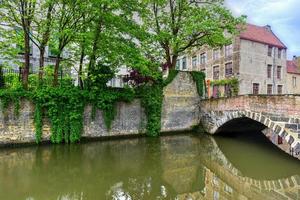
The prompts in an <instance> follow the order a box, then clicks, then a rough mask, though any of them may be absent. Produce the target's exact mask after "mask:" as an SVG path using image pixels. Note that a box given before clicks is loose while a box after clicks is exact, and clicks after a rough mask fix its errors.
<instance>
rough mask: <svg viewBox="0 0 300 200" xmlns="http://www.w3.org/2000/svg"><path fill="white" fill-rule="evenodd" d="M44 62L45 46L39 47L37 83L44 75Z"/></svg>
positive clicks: (40, 81)
mask: <svg viewBox="0 0 300 200" xmlns="http://www.w3.org/2000/svg"><path fill="white" fill-rule="evenodd" d="M44 63H45V47H41V48H40V60H39V65H40V66H39V83H40V84H41V83H42V81H43V75H44Z"/></svg>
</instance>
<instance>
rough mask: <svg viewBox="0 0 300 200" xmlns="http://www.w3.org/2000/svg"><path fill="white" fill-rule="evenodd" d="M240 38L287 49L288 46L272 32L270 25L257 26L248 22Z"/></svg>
mask: <svg viewBox="0 0 300 200" xmlns="http://www.w3.org/2000/svg"><path fill="white" fill-rule="evenodd" d="M240 38H241V39H245V40H250V41H253V42H259V43H263V44H268V45H272V46H275V47H278V48H282V49H286V48H287V47H286V46H285V45H284V44H283V43H282V42H281V41H280V39H279V38H278V37H277V36H276V35H275V34H274V33H273V32H272V30H271V27H269V26H257V25H253V24H247V25H246V30H244V31H242V32H241V33H240Z"/></svg>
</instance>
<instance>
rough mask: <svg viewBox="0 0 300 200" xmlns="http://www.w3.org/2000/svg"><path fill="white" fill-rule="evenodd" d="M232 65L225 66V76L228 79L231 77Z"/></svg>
mask: <svg viewBox="0 0 300 200" xmlns="http://www.w3.org/2000/svg"><path fill="white" fill-rule="evenodd" d="M232 74H233V73H232V63H227V64H225V76H226V77H229V76H232Z"/></svg>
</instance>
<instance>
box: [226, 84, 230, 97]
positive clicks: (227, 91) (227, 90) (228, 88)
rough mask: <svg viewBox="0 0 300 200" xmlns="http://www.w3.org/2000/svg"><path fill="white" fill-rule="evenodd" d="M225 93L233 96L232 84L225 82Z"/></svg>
mask: <svg viewBox="0 0 300 200" xmlns="http://www.w3.org/2000/svg"><path fill="white" fill-rule="evenodd" d="M225 95H226V97H231V85H229V84H225Z"/></svg>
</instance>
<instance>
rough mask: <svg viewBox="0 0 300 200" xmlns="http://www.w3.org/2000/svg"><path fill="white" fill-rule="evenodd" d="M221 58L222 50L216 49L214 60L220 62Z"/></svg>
mask: <svg viewBox="0 0 300 200" xmlns="http://www.w3.org/2000/svg"><path fill="white" fill-rule="evenodd" d="M219 58H220V50H219V49H214V50H213V60H218V59H219Z"/></svg>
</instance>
